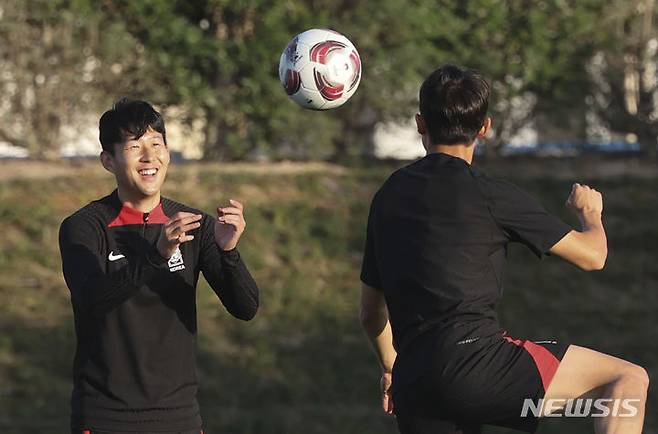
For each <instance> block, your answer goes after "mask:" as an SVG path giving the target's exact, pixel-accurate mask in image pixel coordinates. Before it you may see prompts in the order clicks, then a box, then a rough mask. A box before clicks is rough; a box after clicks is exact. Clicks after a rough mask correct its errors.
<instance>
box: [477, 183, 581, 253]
mask: <svg viewBox="0 0 658 434" xmlns="http://www.w3.org/2000/svg"><path fill="white" fill-rule="evenodd" d="M485 190H486V194H487V196H488V204H489V209H490V211H491V214H492V215H493V218H494V219H495V220H496V222H497V223H498V225H499V226H500V227H501V228H502V229H503V230H504V231H505V233H506V234H507V236H508V238H509V240H510V241H511V242H519V243H522V244H524V245H526V246H527V247H528V248H529V249H530V250H531V251H532V252H533V253H534V254H535V255H537V257H538V258H540V259H541V258H542V257H543V255H546V254H549V252H548V251H549V250H550V249H551V247H553V246H554V245H555V244H556V243H557V242H558V241H560V240H561V239H562V238H563V237H564V236H565V235H566V234H568V233H569V232H570V231H571V230H572V228H571V226H570V225H568V224H566V223H564V222H563V221H562V220H561V219H560V218H558V217H556V216H554V215H552V214H550V213H549V212H548V211H546V209H544V207H543V206H542V205H541V204H540V203H539V202H538V201H537V199H535V198H534V197H532V196H530V195H529V194H528V193H526V192H525V191H523V190H521V189H520V188H519V187H517V186H516V185H514V184H512V183H510V182H506V181H500V180H491V179H488V180H487V182H486V183H485Z"/></svg>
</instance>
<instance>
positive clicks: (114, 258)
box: [107, 251, 125, 261]
mask: <svg viewBox="0 0 658 434" xmlns="http://www.w3.org/2000/svg"><path fill="white" fill-rule="evenodd" d="M121 258H125V256H123V255H121V254H119V255H115V254H114V251H111V252H110V254H109V255H108V256H107V259H109V260H110V261H116V260H118V259H121Z"/></svg>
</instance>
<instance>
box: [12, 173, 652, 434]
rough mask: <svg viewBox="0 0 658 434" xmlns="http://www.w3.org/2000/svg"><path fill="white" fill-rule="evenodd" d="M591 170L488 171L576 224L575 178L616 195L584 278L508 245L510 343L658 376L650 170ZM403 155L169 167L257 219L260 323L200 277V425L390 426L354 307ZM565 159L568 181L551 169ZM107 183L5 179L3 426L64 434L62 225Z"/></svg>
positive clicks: (245, 429)
mask: <svg viewBox="0 0 658 434" xmlns="http://www.w3.org/2000/svg"><path fill="white" fill-rule="evenodd" d="M581 163H582V162H581V161H555V160H550V161H542V162H536V161H535V162H532V161H501V162H498V163H496V165H489V166H485V167H484V170H485V172H487V173H489V174H492V175H499V176H500V175H501V174H502V175H505V176H507V175H508V174H513V176H514V177H513V178H512V181H515V182H516V183H517V184H518V185H520V186H522V187H523V188H524V189H526V190H528V191H529V192H531V193H532V194H536V195H538V196H539V197H540V200H541V202H542V203H544V204H545V206H546V207H547V208H548V209H549V210H551V211H553V212H555V213H556V214H557V215H559V216H561V217H562V218H563V219H564V220H565V221H568V222H570V223H572V224H576V223H577V222H576V221H575V218H573V217H572V216H569V215H568V214H566V211H565V210H564V208H563V203H564V199H565V197H566V196H567V193H568V192H569V190H570V186H571V182H573V179H578V180H579V181H580V182H583V183H588V184H591V185H594V186H596V188H597V189H598V190H600V191H601V192H602V193H603V195H604V197H605V216H604V221H605V224H606V226H607V229H608V236H609V249H610V252H609V259H608V262H607V265H606V268H605V269H604V270H603V271H601V272H596V273H583V272H580V271H579V270H577V269H576V268H575V267H571V266H569V265H567V264H564V263H562V262H561V261H559V260H558V259H556V258H547V259H545V260H543V261H537V260H536V259H535V257H534V256H533V255H532V254H531V253H530V252H528V251H527V250H526V249H525V248H523V247H522V246H518V245H514V246H511V247H510V258H509V263H510V265H509V266H508V270H507V281H506V286H505V288H506V289H505V296H504V298H503V301H502V304H501V306H500V310H499V312H500V319H501V322H502V324H504V325H505V326H506V328H507V329H508V330H509V331H510V333H511V334H512V335H513V336H518V337H527V338H531V339H537V340H540V339H546V338H553V337H557V338H558V339H561V340H564V341H567V342H572V343H575V344H578V345H582V346H586V347H590V348H594V349H596V350H599V351H603V352H606V353H608V354H612V355H615V356H618V357H622V358H625V359H628V360H631V361H633V362H635V363H638V364H640V365H642V366H645V367H646V368H647V369H648V371H649V373H650V375H651V376H652V377H655V375H656V374H658V344H657V342H658V339H656V337H657V336H656V325H655V311H656V308H658V293H657V292H656V291H655V288H656V285H657V284H658V272H657V271H656V267H655V263H656V260H657V258H658V244H656V243H655V240H656V239H657V237H658V229H657V227H656V225H655V224H654V222H655V221H656V220H657V219H658V209H657V208H656V207H655V206H654V205H653V204H655V203H656V201H658V192H657V191H656V189H655V184H656V175H655V173H656V172H655V171H654V172H653V175H651V176H646V173H647V172H646V171H645V172H643V173H645V176H639V174H638V176H635V175H633V174H632V173H629V172H626V173H627V175H622V176H617V177H589V178H588V177H587V176H585V177H584V178H583V175H582V173H584V171H585V169H587V168H589V169H587V170H591V167H592V165H590V166H587V165H585V164H581ZM604 163H605V162H601V164H604ZM593 164H594V165H598V164H599V163H598V162H593ZM398 165H399V163H397V164H383V163H379V164H376V165H375V164H371V165H362V166H357V167H351V168H350V167H345V166H336V165H326V164H325V165H317V164H316V165H306V164H297V165H289V166H272V165H265V166H261V165H242V166H237V167H234V166H233V165H216V164H212V165H210V164H195V165H183V166H174V167H172V168H171V169H170V173H169V175H168V176H169V179H168V181H167V183H166V184H165V190H164V194H165V195H166V196H168V197H171V198H173V199H176V200H179V201H181V202H184V203H187V204H189V205H191V206H195V207H198V208H201V209H204V210H206V211H208V212H212V210H214V208H215V207H216V206H217V205H218V204H222V203H226V201H227V200H228V198H238V199H241V200H242V201H244V202H245V206H246V209H245V216H246V219H247V222H248V227H247V231H246V232H245V235H244V237H243V239H242V241H241V244H240V251H241V253H242V255H243V257H244V258H245V260H246V262H247V264H248V266H249V268H250V270H251V271H252V273H253V275H254V276H255V278H256V280H257V281H258V283H259V286H260V288H261V291H262V300H261V301H262V303H261V305H262V306H261V309H260V311H259V313H258V315H257V316H256V318H255V319H254V320H253V321H251V322H249V323H244V322H241V321H238V320H235V319H233V318H232V317H230V315H229V314H227V313H226V312H225V310H224V309H223V308H222V307H221V304H220V302H219V301H218V299H217V297H216V296H215V294H214V293H213V292H212V291H211V290H210V289H209V288H208V286H207V284H206V283H205V281H203V280H201V283H200V285H199V288H198V324H199V336H198V346H199V356H198V361H199V379H200V387H201V389H200V397H199V398H200V402H201V405H202V414H203V417H204V421H205V424H206V428H207V429H206V431H207V432H209V433H221V432H225V433H232V434H256V433H267V434H278V433H280V434H290V433H293V434H295V433H301V432H304V433H308V434H324V433H327V434H329V433H332V434H335V433H341V434H349V433H354V434H357V433H358V434H369V433H373V434H374V433H391V434H392V433H395V432H397V431H396V427H395V422H394V420H393V419H391V418H388V417H387V416H385V415H384V414H383V413H382V412H381V411H380V409H379V407H378V405H379V397H378V367H377V363H376V361H375V358H374V355H373V354H372V353H371V351H370V349H369V347H368V344H367V341H366V339H365V337H364V336H363V334H362V332H361V330H360V328H359V325H358V319H357V311H358V297H359V277H358V276H359V269H360V264H361V255H362V246H363V242H364V232H365V222H366V215H367V211H368V206H369V202H370V199H371V197H372V195H373V193H374V191H375V190H376V189H377V188H378V187H379V185H380V184H381V183H382V181H383V180H384V179H385V178H386V177H387V176H388V175H389V174H390V173H391V172H392V171H393V170H394V169H395V168H396V167H397V166H398ZM628 167H634V168H635V169H633V170H636V169H637V168H638V167H640V166H639V165H635V166H628ZM558 169H559V173H561V174H562V177H561V178H559V179H552V178H546V177H545V176H546V174H547V173H556V172H558ZM3 170H11V168H10V167H9V166H7V165H5V166H4V167H3ZM569 174H573V176H572V175H569ZM575 174H578V175H575ZM113 188H114V182H113V180H112V179H111V178H110V176H109V175H108V174H102V173H101V171H100V170H98V171H97V172H89V171H84V170H77V169H75V168H74V167H71V170H70V174H68V175H65V176H57V177H54V178H50V179H42V180H38V179H37V180H25V179H23V180H21V179H14V180H6V181H2V182H0V233H2V234H3V238H2V241H1V245H2V249H0V276H1V278H0V300H2V307H0V432H3V433H9V434H27V433H32V432H35V431H36V432H40V433H44V434H51V433H52V434H55V433H62V432H66V430H67V427H68V414H69V408H68V404H69V401H68V400H69V394H70V389H71V366H72V360H73V351H74V342H75V337H74V332H73V318H72V313H71V308H70V304H69V294H68V290H67V288H66V286H65V284H64V281H63V278H62V276H61V269H60V262H59V252H58V246H57V233H58V227H59V224H60V222H61V220H62V219H63V218H64V217H65V216H67V215H69V214H70V213H72V212H73V211H75V210H76V209H78V208H80V207H81V206H83V205H85V204H86V203H87V202H88V201H90V200H94V199H96V198H99V197H102V196H104V195H105V194H108V193H109V192H111V190H112V189H113ZM652 389H653V388H652ZM657 398H658V396H657V395H656V393H655V390H651V391H650V397H649V406H648V409H647V425H646V426H647V428H646V430H647V431H646V432H652V430H656V429H657V427H658V419H657V414H656V411H655V410H656V404H655V400H656V399H657ZM591 431H592V429H591V421H589V420H582V421H575V420H549V421H547V422H546V423H545V424H543V425H542V427H541V428H540V430H539V433H541V434H557V433H560V434H573V433H576V432H579V433H580V432H591ZM485 432H487V433H493V432H508V431H504V430H500V429H493V428H491V429H489V428H488V429H487V430H486V431H485Z"/></svg>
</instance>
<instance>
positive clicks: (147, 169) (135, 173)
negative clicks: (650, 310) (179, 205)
mask: <svg viewBox="0 0 658 434" xmlns="http://www.w3.org/2000/svg"><path fill="white" fill-rule="evenodd" d="M103 154H104V155H103ZM101 159H102V161H103V166H105V168H106V169H108V170H109V171H110V172H112V173H114V175H115V176H116V179H117V184H118V186H119V188H120V189H121V190H122V192H123V193H124V194H128V195H130V196H131V197H134V198H142V197H148V196H153V195H156V194H158V193H159V192H160V188H161V187H162V184H163V183H164V180H165V176H166V174H167V167H168V166H169V149H167V145H166V144H165V142H164V138H163V137H162V134H160V133H159V132H157V131H155V130H152V129H150V128H149V129H148V130H147V131H146V132H145V133H144V135H143V136H142V137H140V138H139V139H129V140H127V141H126V142H125V143H118V144H116V145H114V156H112V155H110V154H109V153H107V152H105V151H103V153H102V154H101Z"/></svg>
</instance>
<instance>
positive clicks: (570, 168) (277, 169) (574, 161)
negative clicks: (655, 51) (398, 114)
mask: <svg viewBox="0 0 658 434" xmlns="http://www.w3.org/2000/svg"><path fill="white" fill-rule="evenodd" d="M406 163H407V162H405V161H378V162H376V163H375V162H373V161H366V162H363V163H361V164H362V165H360V166H359V167H360V168H363V167H364V166H366V165H369V164H385V165H390V166H391V167H392V168H395V167H400V166H402V165H404V164H406ZM475 165H476V166H479V167H481V168H482V169H483V170H484V171H486V172H487V173H490V174H492V175H497V176H503V177H504V176H505V175H506V174H507V175H511V174H513V176H514V177H523V178H526V177H527V178H535V177H549V178H554V179H573V180H576V181H577V180H581V179H600V178H608V177H626V176H627V177H636V178H654V177H657V176H658V160H656V159H646V158H642V157H638V156H633V157H618V156H607V155H585V156H580V157H575V158H528V157H512V158H504V159H498V160H492V161H486V160H483V159H477V157H476V160H475ZM355 167H356V166H355ZM204 168H212V169H214V170H217V171H219V172H224V173H232V174H240V173H244V174H302V173H318V172H321V173H331V174H336V175H340V174H344V173H345V171H346V170H349V167H347V166H341V165H337V164H332V163H326V162H295V161H282V162H267V163H249V162H247V163H223V162H185V163H177V164H172V165H171V166H170V171H175V170H184V171H191V172H195V171H199V170H203V169H204ZM106 173H107V172H105V171H104V169H103V168H102V166H101V165H100V162H99V161H98V160H96V159H85V160H60V161H36V160H14V159H8V160H0V182H6V181H11V180H19V179H50V178H56V177H67V176H78V175H82V174H85V175H87V174H89V175H96V176H103V175H104V174H106Z"/></svg>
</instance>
